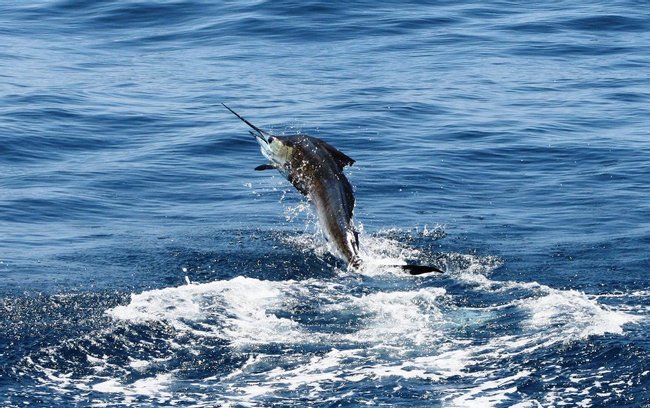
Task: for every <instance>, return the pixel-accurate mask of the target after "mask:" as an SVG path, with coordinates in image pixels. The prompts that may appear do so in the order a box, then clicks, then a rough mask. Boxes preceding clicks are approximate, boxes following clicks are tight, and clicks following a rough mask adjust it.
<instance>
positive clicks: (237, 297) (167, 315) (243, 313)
mask: <svg viewBox="0 0 650 408" xmlns="http://www.w3.org/2000/svg"><path fill="white" fill-rule="evenodd" d="M292 284H293V282H291V281H289V282H271V281H262V280H257V279H252V278H245V277H236V278H234V279H231V280H227V281H215V282H211V283H205V284H192V285H183V286H179V287H175V288H166V289H158V290H151V291H147V292H143V293H140V294H134V295H131V302H130V303H129V304H128V305H124V306H117V307H115V308H113V309H110V310H108V311H107V313H108V314H109V315H110V316H111V317H113V318H115V319H118V320H127V321H130V322H134V323H142V322H152V321H162V322H165V323H167V324H170V325H171V326H172V327H174V328H175V329H176V330H179V331H183V332H191V333H193V334H195V335H199V336H214V337H221V338H225V339H228V340H230V341H231V342H232V343H233V345H239V346H245V345H247V344H259V343H273V342H282V343H285V342H287V341H292V340H294V341H299V339H300V337H301V336H300V333H299V330H298V324H297V323H295V322H293V321H292V320H289V319H285V318H279V317H277V316H276V315H275V314H274V313H273V311H272V310H273V309H274V308H279V307H280V306H281V305H282V302H283V289H286V288H287V287H290V286H291V285H292ZM189 322H192V325H189V324H188V323H189ZM197 323H198V324H197Z"/></svg>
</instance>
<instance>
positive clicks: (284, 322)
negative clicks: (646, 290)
mask: <svg viewBox="0 0 650 408" xmlns="http://www.w3.org/2000/svg"><path fill="white" fill-rule="evenodd" d="M444 235H445V233H444V229H443V228H441V227H436V228H434V229H432V230H430V229H427V228H425V229H424V230H423V231H418V232H417V233H416V234H415V235H412V234H406V233H404V232H402V231H399V230H386V231H380V232H379V233H378V234H373V235H370V234H365V233H364V236H363V241H362V242H365V246H364V248H363V249H362V253H363V256H364V257H365V258H366V259H368V260H370V259H376V260H377V264H381V263H383V262H384V261H385V260H389V261H391V262H392V261H404V260H406V259H416V260H419V261H421V260H426V261H428V260H430V259H428V258H430V257H435V259H436V260H439V261H440V262H442V263H443V264H444V265H445V267H446V269H447V274H446V276H444V277H443V278H437V277H436V278H435V279H431V278H422V277H409V276H405V275H403V274H401V273H398V272H396V271H390V270H386V269H382V268H381V267H378V268H372V267H371V268H367V269H366V270H365V272H364V273H363V274H361V275H360V274H356V273H348V272H345V271H343V270H337V273H336V274H334V275H332V276H331V277H329V278H325V279H320V278H319V279H315V278H308V279H303V280H284V281H269V280H262V279H253V278H248V277H245V276H238V277H235V278H232V279H226V280H219V279H217V280H215V281H212V282H208V283H190V284H187V285H183V286H179V287H171V288H166V289H159V290H150V291H145V292H143V293H140V294H133V295H131V298H130V301H129V302H128V303H127V304H124V305H122V306H117V307H114V308H111V309H109V310H107V311H106V317H107V318H108V319H109V321H108V323H107V324H106V325H105V326H104V327H103V328H102V329H99V330H96V331H93V332H91V333H88V334H86V335H84V336H82V337H81V338H79V339H69V340H65V341H63V342H62V343H60V344H56V345H53V346H51V347H47V348H45V349H43V350H42V351H41V352H39V353H36V354H34V355H31V356H29V357H28V358H27V359H25V360H24V361H22V362H21V363H20V365H19V367H18V368H17V373H16V374H17V375H20V373H22V374H25V373H29V374H30V376H32V377H34V378H38V383H35V384H33V386H32V387H31V389H30V392H33V393H35V394H39V393H40V394H42V395H46V394H49V393H52V392H54V393H55V395H57V398H59V399H60V400H62V401H66V400H67V401H80V400H91V401H94V402H95V403H98V404H101V405H108V406H111V405H120V404H140V405H143V404H144V405H147V404H165V405H172V404H175V405H186V406H197V407H199V406H215V405H219V406H229V405H230V406H251V407H252V406H270V405H278V406H299V405H305V404H306V405H316V404H323V405H327V404H331V403H340V404H346V403H350V404H378V403H379V404H391V405H394V406H399V405H401V404H404V406H430V405H431V404H432V402H433V403H441V404H442V405H444V406H477V405H480V406H498V405H500V404H504V405H512V404H514V403H520V404H521V405H520V406H537V405H538V404H541V405H556V404H560V403H564V404H571V405H576V404H583V405H589V404H590V403H591V402H593V401H592V400H593V398H594V397H593V396H594V395H598V398H599V401H600V402H603V401H607V399H608V398H612V397H615V396H616V395H617V393H622V392H626V389H627V388H629V385H627V384H628V381H629V382H634V381H637V380H638V379H635V378H626V377H625V374H624V373H621V372H617V371H616V367H603V368H599V367H585V365H584V364H582V365H580V366H579V367H580V368H579V369H576V367H575V366H572V365H571V364H572V363H571V362H572V361H573V360H574V359H577V360H579V359H582V358H584V357H582V356H584V354H585V353H588V350H589V349H590V348H593V347H597V346H595V345H594V344H597V342H596V343H593V342H591V339H593V338H594V336H606V335H620V334H622V333H623V331H624V329H625V327H626V325H627V324H629V323H632V322H636V321H638V320H639V317H638V316H636V315H635V312H634V311H632V310H625V311H622V310H618V309H617V308H614V307H606V306H604V305H602V304H600V303H598V301H597V299H596V298H595V297H590V296H587V295H585V294H583V293H580V292H576V291H564V290H557V289H553V288H550V287H547V286H544V285H541V284H538V283H536V282H528V283H523V282H514V281H498V280H493V279H491V277H490V276H491V274H492V273H493V272H494V271H495V269H496V268H498V267H499V266H500V265H501V264H502V262H503V261H502V260H500V259H498V258H496V257H492V256H478V255H471V254H459V253H439V254H435V255H432V254H426V253H425V251H423V250H421V249H418V248H416V247H414V246H409V245H407V244H405V243H404V242H408V241H417V242H421V241H427V242H429V243H431V241H435V239H437V238H440V237H443V236H444ZM278 239H279V241H280V243H281V245H286V246H290V247H292V249H293V250H294V251H298V252H300V251H311V252H316V253H317V254H318V255H319V256H321V257H323V259H325V260H327V259H328V258H327V247H326V244H325V243H324V242H323V241H322V240H321V239H319V238H318V236H317V235H314V234H311V233H299V234H295V235H291V234H288V235H282V236H279V237H278ZM645 296H647V294H645ZM588 339H590V340H589V341H588ZM556 354H561V355H563V356H564V360H562V359H558V358H549V355H556ZM563 361H565V362H564V363H563ZM567 383H571V384H575V387H566V384H567Z"/></svg>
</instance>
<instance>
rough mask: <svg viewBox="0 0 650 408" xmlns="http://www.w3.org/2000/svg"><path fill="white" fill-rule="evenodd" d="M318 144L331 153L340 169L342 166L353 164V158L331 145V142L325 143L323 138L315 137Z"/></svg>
mask: <svg viewBox="0 0 650 408" xmlns="http://www.w3.org/2000/svg"><path fill="white" fill-rule="evenodd" d="M317 140H318V142H319V144H320V145H321V146H322V147H323V148H324V149H325V150H327V152H328V153H329V154H331V155H332V157H333V158H334V159H335V160H336V162H337V163H338V164H339V167H340V169H341V170H343V167H345V166H352V165H353V164H354V160H353V159H352V158H351V157H350V156H348V155H347V154H345V153H343V152H342V151H340V150H338V149H337V148H336V147H334V146H332V145H331V144H329V143H327V142H326V141H324V140H321V139H317Z"/></svg>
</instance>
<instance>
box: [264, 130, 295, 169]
mask: <svg viewBox="0 0 650 408" xmlns="http://www.w3.org/2000/svg"><path fill="white" fill-rule="evenodd" d="M255 136H256V138H257V143H259V145H260V151H261V152H262V154H263V155H264V157H266V158H267V159H269V161H270V162H271V163H273V164H274V165H276V166H278V167H286V166H287V165H288V164H289V163H290V162H291V158H292V156H293V153H294V150H295V149H294V144H293V143H292V142H291V141H290V140H288V138H286V137H282V136H274V135H265V134H256V135H255Z"/></svg>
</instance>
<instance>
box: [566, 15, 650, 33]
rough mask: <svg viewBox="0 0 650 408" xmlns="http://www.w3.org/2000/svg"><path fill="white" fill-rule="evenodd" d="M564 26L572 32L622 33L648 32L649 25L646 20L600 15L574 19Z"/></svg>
mask: <svg viewBox="0 0 650 408" xmlns="http://www.w3.org/2000/svg"><path fill="white" fill-rule="evenodd" d="M563 25H564V26H566V27H567V28H570V29H573V30H584V31H603V32H605V31H623V32H626V31H627V32H644V31H648V29H649V28H650V25H649V24H648V21H647V20H646V19H642V18H634V17H627V16H621V15H615V14H612V15H600V16H589V17H581V18H575V19H572V20H568V21H566V22H565V23H563Z"/></svg>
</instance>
